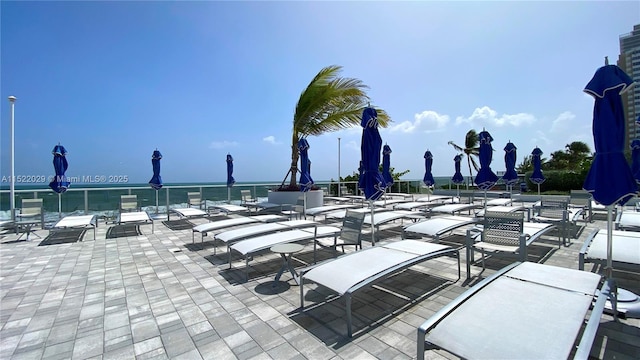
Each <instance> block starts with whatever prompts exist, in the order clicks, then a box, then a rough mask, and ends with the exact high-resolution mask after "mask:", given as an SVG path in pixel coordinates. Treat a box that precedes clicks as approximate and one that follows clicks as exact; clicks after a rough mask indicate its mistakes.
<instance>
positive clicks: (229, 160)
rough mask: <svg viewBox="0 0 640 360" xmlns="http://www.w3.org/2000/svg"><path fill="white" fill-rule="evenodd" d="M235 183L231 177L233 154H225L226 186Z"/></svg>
mask: <svg viewBox="0 0 640 360" xmlns="http://www.w3.org/2000/svg"><path fill="white" fill-rule="evenodd" d="M235 183H236V179H234V178H233V156H231V154H227V187H232V186H233V184H235Z"/></svg>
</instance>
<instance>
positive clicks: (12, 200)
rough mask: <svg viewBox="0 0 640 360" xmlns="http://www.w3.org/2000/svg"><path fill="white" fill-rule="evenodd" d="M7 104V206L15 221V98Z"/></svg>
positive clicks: (10, 97)
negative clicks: (8, 106) (8, 149)
mask: <svg viewBox="0 0 640 360" xmlns="http://www.w3.org/2000/svg"><path fill="white" fill-rule="evenodd" d="M9 102H10V103H11V128H10V129H9V132H10V133H11V178H10V179H9V196H10V198H9V204H10V208H11V220H12V221H15V219H16V196H15V195H16V194H15V193H16V174H15V170H16V169H15V142H14V141H15V126H14V115H15V109H14V106H15V102H16V97H15V96H13V95H11V96H9Z"/></svg>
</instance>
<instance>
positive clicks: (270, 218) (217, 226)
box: [191, 214, 286, 244]
mask: <svg viewBox="0 0 640 360" xmlns="http://www.w3.org/2000/svg"><path fill="white" fill-rule="evenodd" d="M283 220H286V218H284V217H283V216H280V215H274V214H271V215H257V216H241V217H236V218H231V219H225V220H219V221H212V222H208V223H206V224H201V225H196V226H194V227H193V230H192V233H191V243H192V244H193V243H194V242H195V233H197V232H199V233H201V234H202V239H201V242H204V237H205V236H207V233H209V232H212V231H215V230H221V229H226V228H230V227H234V226H240V225H247V224H251V223H257V222H263V223H270V222H276V221H283Z"/></svg>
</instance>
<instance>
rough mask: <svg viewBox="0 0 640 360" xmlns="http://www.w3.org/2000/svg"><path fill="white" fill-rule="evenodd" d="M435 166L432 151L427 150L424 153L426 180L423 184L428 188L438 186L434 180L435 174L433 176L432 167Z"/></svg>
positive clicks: (424, 179)
mask: <svg viewBox="0 0 640 360" xmlns="http://www.w3.org/2000/svg"><path fill="white" fill-rule="evenodd" d="M432 166H433V155H432V154H431V151H429V150H427V151H426V152H425V153H424V178H422V182H423V183H424V184H425V185H426V186H433V185H435V184H436V181H435V180H434V179H433V174H431V167H432Z"/></svg>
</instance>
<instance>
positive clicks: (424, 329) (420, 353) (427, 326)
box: [417, 230, 521, 360]
mask: <svg viewBox="0 0 640 360" xmlns="http://www.w3.org/2000/svg"><path fill="white" fill-rule="evenodd" d="M469 231H470V230H467V234H469ZM520 264H521V263H520V262H515V263H513V264H511V265H509V266H506V267H504V268H502V269H501V270H499V271H498V272H496V273H495V274H493V275H492V276H490V277H488V278H485V279H484V280H482V281H480V282H479V283H478V284H477V285H475V286H473V287H472V288H471V289H469V290H467V291H465V292H464V293H463V294H461V295H459V296H458V297H457V298H455V299H454V300H453V301H451V302H450V303H449V304H447V305H445V306H444V307H443V308H442V309H440V310H438V312H436V313H435V314H433V315H432V316H431V317H430V318H429V319H427V321H425V322H424V323H422V325H420V326H419V327H418V348H417V358H418V360H424V351H425V348H426V346H425V342H426V340H425V339H426V335H427V333H428V332H429V331H431V329H433V328H434V327H436V326H437V325H438V324H439V323H440V322H441V321H442V320H443V319H444V318H445V317H447V316H449V314H451V313H452V312H454V311H455V310H456V309H457V308H458V307H460V305H462V304H463V303H465V302H466V301H467V300H469V299H470V298H471V297H472V296H473V295H475V294H476V293H478V292H479V291H480V290H482V289H484V288H485V287H486V286H487V285H489V284H490V283H491V282H493V281H494V280H496V279H497V278H499V277H500V276H502V275H503V274H504V273H506V272H508V271H510V270H511V269H513V268H514V267H516V266H518V265H520Z"/></svg>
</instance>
